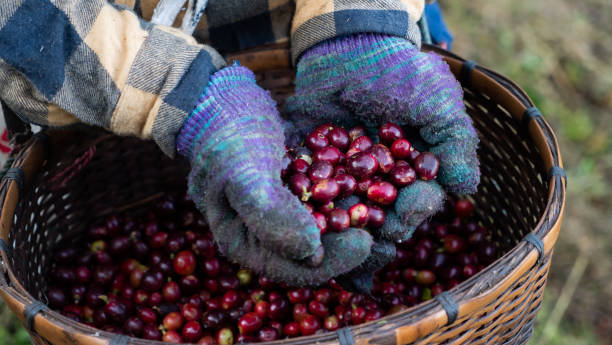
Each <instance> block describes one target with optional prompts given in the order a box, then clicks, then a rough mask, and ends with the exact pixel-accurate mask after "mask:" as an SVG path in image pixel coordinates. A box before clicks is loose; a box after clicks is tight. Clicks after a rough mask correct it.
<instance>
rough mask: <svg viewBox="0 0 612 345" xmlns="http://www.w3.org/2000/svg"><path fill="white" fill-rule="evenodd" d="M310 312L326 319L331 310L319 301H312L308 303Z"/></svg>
mask: <svg viewBox="0 0 612 345" xmlns="http://www.w3.org/2000/svg"><path fill="white" fill-rule="evenodd" d="M308 311H309V312H310V313H311V314H313V315H315V316H317V317H321V318H323V317H326V316H327V314H328V313H329V310H328V309H327V307H326V306H325V304H323V303H321V302H319V301H310V303H308Z"/></svg>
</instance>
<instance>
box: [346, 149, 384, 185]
mask: <svg viewBox="0 0 612 345" xmlns="http://www.w3.org/2000/svg"><path fill="white" fill-rule="evenodd" d="M377 168H378V162H377V161H376V158H374V156H373V155H372V154H370V153H367V152H359V153H356V154H354V155H352V156H351V157H349V158H348V160H347V161H346V171H347V172H348V173H349V174H351V175H353V176H354V177H355V178H356V179H358V180H364V179H367V178H369V177H371V176H372V175H374V173H375V172H376V169H377Z"/></svg>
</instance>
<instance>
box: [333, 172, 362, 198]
mask: <svg viewBox="0 0 612 345" xmlns="http://www.w3.org/2000/svg"><path fill="white" fill-rule="evenodd" d="M334 181H336V183H338V186H340V195H339V196H340V197H342V198H345V197H347V196H349V195H351V194H353V193H354V192H355V189H356V188H357V181H356V180H355V178H354V177H353V176H351V175H348V174H339V175H335V177H334Z"/></svg>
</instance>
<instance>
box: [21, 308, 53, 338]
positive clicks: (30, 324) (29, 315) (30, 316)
mask: <svg viewBox="0 0 612 345" xmlns="http://www.w3.org/2000/svg"><path fill="white" fill-rule="evenodd" d="M45 309H47V306H46V305H45V304H44V303H43V302H41V301H34V302H32V303H31V304H30V305H28V306H27V307H25V309H24V310H23V318H24V320H25V327H26V329H27V330H29V331H30V332H35V331H34V318H35V317H36V315H37V314H38V313H40V312H41V311H43V310H45Z"/></svg>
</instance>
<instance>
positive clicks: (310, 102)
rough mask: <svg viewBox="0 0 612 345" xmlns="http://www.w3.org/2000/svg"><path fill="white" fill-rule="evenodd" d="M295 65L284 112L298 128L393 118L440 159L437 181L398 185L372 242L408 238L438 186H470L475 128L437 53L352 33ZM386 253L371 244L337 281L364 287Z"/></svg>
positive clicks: (461, 189)
mask: <svg viewBox="0 0 612 345" xmlns="http://www.w3.org/2000/svg"><path fill="white" fill-rule="evenodd" d="M297 67H298V72H297V79H296V93H295V95H294V96H293V97H291V98H289V99H288V101H287V104H286V107H285V112H286V113H287V114H288V117H289V120H290V121H291V122H293V123H294V124H295V127H296V128H298V129H301V130H302V131H301V133H300V134H301V135H303V134H304V133H306V132H308V131H310V130H311V129H312V128H314V127H315V126H316V125H318V124H321V123H326V122H331V123H335V124H339V125H343V126H346V127H351V126H354V125H356V124H358V123H364V124H365V125H366V126H370V127H378V126H380V125H381V124H382V123H385V122H393V123H396V124H398V125H401V126H409V127H411V128H414V129H418V132H419V134H420V137H422V139H424V141H426V143H427V144H428V146H429V147H428V151H430V152H432V153H434V154H435V155H436V156H437V157H438V159H439V161H440V169H439V172H438V176H437V181H439V182H440V183H441V184H442V186H443V187H442V186H440V184H438V182H436V180H432V181H422V180H418V181H416V182H414V183H412V184H411V185H409V186H407V187H405V188H402V189H401V190H399V191H398V198H397V201H396V203H395V208H394V210H390V211H389V212H388V213H387V217H386V221H385V224H384V226H383V227H382V228H380V229H379V231H378V232H377V233H376V238H377V243H378V244H379V245H378V248H381V249H382V248H389V247H388V242H386V241H394V242H398V241H402V240H406V239H408V238H410V237H411V236H412V233H413V232H414V230H415V229H416V227H417V226H418V225H419V224H421V223H422V222H423V221H424V220H426V219H427V218H430V217H431V216H433V215H434V214H435V213H436V212H437V211H438V210H439V209H440V208H441V207H442V204H443V202H444V199H445V190H446V191H448V192H454V193H459V194H464V193H468V194H469V193H474V192H476V188H477V186H478V184H479V182H480V170H479V163H478V158H477V155H476V148H477V146H478V136H477V134H476V132H475V130H474V128H473V126H472V121H471V119H470V117H469V116H468V115H467V114H466V112H465V107H464V104H463V93H462V89H461V86H460V85H459V83H458V82H457V80H456V79H455V77H454V76H453V74H452V73H451V72H450V70H449V67H448V65H447V64H446V63H444V61H442V59H441V58H440V57H439V56H437V55H435V54H432V53H429V54H428V53H422V52H420V51H419V50H418V48H417V47H415V46H414V45H413V44H412V43H410V42H409V41H407V40H405V39H402V38H397V37H389V36H384V35H379V34H359V35H354V36H347V37H343V38H336V39H333V40H328V41H325V42H322V43H320V44H319V45H317V46H315V47H313V48H311V49H310V50H308V51H306V52H305V53H304V55H303V56H302V57H301V58H300V60H299V63H298V66H297ZM348 206H350V205H348ZM393 253H394V251H393ZM393 258H394V255H393V257H391V252H390V251H388V250H384V249H382V250H374V248H373V250H372V257H369V258H368V259H367V262H368V263H369V265H366V264H364V265H362V266H361V267H360V268H358V269H356V270H354V271H353V272H350V273H349V274H347V275H345V284H344V285H345V286H347V287H351V286H356V287H357V288H358V289H359V290H367V286H368V284H371V280H372V272H373V271H375V270H377V269H378V268H380V267H382V265H384V264H386V263H387V262H389V261H390V260H392V259H393ZM366 266H369V267H366ZM368 271H369V272H368Z"/></svg>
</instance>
